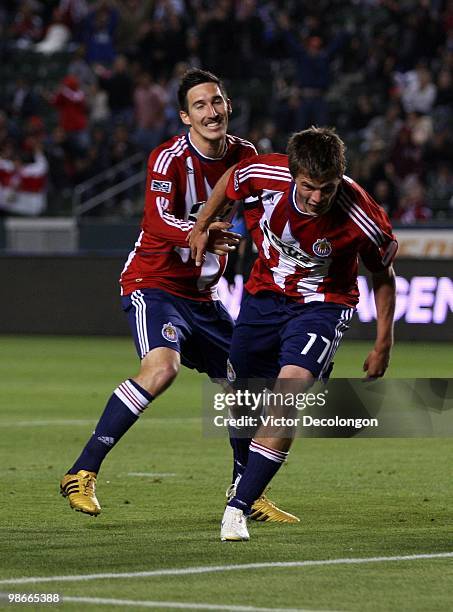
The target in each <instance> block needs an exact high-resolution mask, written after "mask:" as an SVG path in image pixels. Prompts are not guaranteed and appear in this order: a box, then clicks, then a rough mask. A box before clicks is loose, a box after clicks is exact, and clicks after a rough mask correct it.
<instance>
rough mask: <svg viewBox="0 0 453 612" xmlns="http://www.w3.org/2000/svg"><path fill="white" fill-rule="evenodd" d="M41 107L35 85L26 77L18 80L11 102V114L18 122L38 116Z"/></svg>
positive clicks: (20, 77)
mask: <svg viewBox="0 0 453 612" xmlns="http://www.w3.org/2000/svg"><path fill="white" fill-rule="evenodd" d="M38 107H39V97H38V95H37V93H36V91H35V89H34V87H33V85H32V84H31V83H30V82H29V81H28V79H26V78H25V77H22V76H19V77H18V78H17V79H16V83H15V87H14V91H13V92H12V98H11V101H10V109H11V114H12V116H13V117H14V118H15V119H16V120H19V121H21V120H24V119H26V118H27V117H30V116H31V115H36V114H37V112H38Z"/></svg>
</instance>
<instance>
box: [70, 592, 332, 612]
mask: <svg viewBox="0 0 453 612" xmlns="http://www.w3.org/2000/svg"><path fill="white" fill-rule="evenodd" d="M71 602H73V603H87V604H101V605H102V604H105V605H107V606H136V607H139V608H174V609H179V610H226V611H228V610H231V611H232V612H327V611H326V610H325V611H322V610H307V609H306V608H255V607H254V606H222V605H219V604H205V603H187V602H179V601H136V600H134V599H105V598H102V597H66V596H63V603H71ZM331 612H334V611H331Z"/></svg>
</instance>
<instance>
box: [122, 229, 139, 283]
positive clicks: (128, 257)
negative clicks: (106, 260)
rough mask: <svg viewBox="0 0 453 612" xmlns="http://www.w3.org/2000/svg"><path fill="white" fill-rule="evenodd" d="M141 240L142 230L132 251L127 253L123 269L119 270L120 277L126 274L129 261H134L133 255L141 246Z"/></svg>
mask: <svg viewBox="0 0 453 612" xmlns="http://www.w3.org/2000/svg"><path fill="white" fill-rule="evenodd" d="M142 238H143V230H142V231H141V232H140V234H139V236H138V238H137V242H136V243H135V244H134V250H133V251H131V252H130V253H129V255H128V256H127V260H126V263H125V264H124V267H123V269H122V270H121V277H122V276H123V274H124V273H125V272H126V270H127V269H128V267H129V266H130V265H131V261H132V260H133V259H134V257H135V254H136V252H137V248H138V247H139V246H140V245H141V243H142ZM121 295H123V288H122V287H121Z"/></svg>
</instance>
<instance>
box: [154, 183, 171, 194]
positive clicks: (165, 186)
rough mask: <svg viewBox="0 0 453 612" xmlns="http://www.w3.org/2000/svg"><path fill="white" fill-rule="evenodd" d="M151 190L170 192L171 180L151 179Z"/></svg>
mask: <svg viewBox="0 0 453 612" xmlns="http://www.w3.org/2000/svg"><path fill="white" fill-rule="evenodd" d="M151 191H162V192H163V193H170V191H171V181H155V180H153V181H151Z"/></svg>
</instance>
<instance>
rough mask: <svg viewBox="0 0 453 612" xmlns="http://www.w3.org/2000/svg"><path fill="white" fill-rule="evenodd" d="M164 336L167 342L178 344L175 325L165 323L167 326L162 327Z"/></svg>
mask: <svg viewBox="0 0 453 612" xmlns="http://www.w3.org/2000/svg"><path fill="white" fill-rule="evenodd" d="M162 336H163V337H164V338H165V340H168V341H169V342H177V340H178V330H177V329H176V327H175V326H174V325H173V323H170V322H168V323H165V325H164V326H163V327H162Z"/></svg>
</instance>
